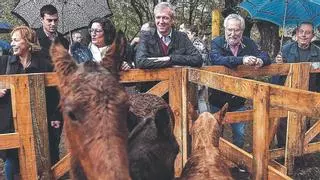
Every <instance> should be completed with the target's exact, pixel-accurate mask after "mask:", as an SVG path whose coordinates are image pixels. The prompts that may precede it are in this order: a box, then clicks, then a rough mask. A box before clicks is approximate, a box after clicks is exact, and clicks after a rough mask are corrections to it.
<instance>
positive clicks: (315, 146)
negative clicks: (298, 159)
mask: <svg viewBox="0 0 320 180" xmlns="http://www.w3.org/2000/svg"><path fill="white" fill-rule="evenodd" d="M314 152H320V142H315V143H309V144H308V145H307V146H305V147H304V153H305V154H310V153H314Z"/></svg>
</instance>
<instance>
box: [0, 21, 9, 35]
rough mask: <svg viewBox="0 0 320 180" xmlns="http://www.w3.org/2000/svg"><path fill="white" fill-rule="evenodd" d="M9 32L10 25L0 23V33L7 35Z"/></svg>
mask: <svg viewBox="0 0 320 180" xmlns="http://www.w3.org/2000/svg"><path fill="white" fill-rule="evenodd" d="M10 31H11V25H10V24H9V23H6V22H0V33H9V32H10Z"/></svg>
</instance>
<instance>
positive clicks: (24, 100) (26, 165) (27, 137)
mask: <svg viewBox="0 0 320 180" xmlns="http://www.w3.org/2000/svg"><path fill="white" fill-rule="evenodd" d="M14 84H15V97H16V100H17V102H16V106H17V107H16V110H17V127H16V131H18V132H19V135H20V148H19V164H20V174H21V178H22V179H26V180H29V179H30V180H34V179H37V166H36V163H35V162H36V154H35V147H34V143H35V142H34V135H33V127H32V115H31V104H30V96H29V94H30V88H31V87H30V86H29V83H28V77H27V76H26V75H24V76H19V77H16V78H15V80H14Z"/></svg>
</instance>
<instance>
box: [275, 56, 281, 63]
mask: <svg viewBox="0 0 320 180" xmlns="http://www.w3.org/2000/svg"><path fill="white" fill-rule="evenodd" d="M275 61H276V63H279V64H280V63H283V58H282V56H281V54H278V55H277V56H276V59H275Z"/></svg>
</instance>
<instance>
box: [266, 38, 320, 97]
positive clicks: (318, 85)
mask: <svg viewBox="0 0 320 180" xmlns="http://www.w3.org/2000/svg"><path fill="white" fill-rule="evenodd" d="M298 49H299V47H298V43H297V42H290V43H288V44H286V45H285V46H283V48H282V57H283V59H284V60H285V62H286V63H300V62H320V48H319V47H318V46H316V45H314V44H313V43H311V45H310V47H309V50H310V54H309V56H308V58H307V59H301V58H300V55H299V50H298ZM286 78H287V76H274V77H272V79H271V83H273V84H278V85H284V83H285V81H286ZM309 90H310V91H317V92H320V74H319V73H317V74H310V79H309Z"/></svg>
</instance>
